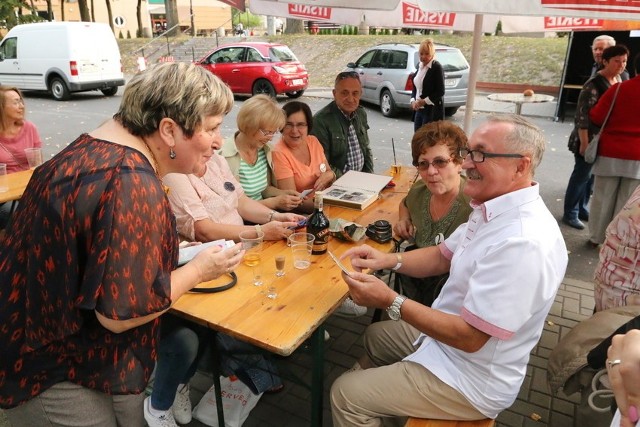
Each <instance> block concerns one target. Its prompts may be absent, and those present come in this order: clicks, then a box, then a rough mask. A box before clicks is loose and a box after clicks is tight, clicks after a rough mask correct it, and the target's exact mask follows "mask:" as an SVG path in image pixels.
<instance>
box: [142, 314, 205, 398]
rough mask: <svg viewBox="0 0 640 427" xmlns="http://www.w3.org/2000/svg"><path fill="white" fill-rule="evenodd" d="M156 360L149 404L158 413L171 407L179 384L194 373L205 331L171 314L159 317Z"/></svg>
mask: <svg viewBox="0 0 640 427" xmlns="http://www.w3.org/2000/svg"><path fill="white" fill-rule="evenodd" d="M161 328H162V332H161V338H160V344H159V346H158V361H157V363H156V374H155V378H154V380H153V391H152V392H151V405H152V406H153V407H154V408H155V409H157V410H159V411H166V410H167V409H169V408H171V406H172V405H173V401H174V399H175V397H176V391H177V390H178V386H179V385H180V384H186V383H188V382H189V380H190V379H191V377H193V376H194V375H195V373H196V369H197V368H198V361H199V360H200V357H201V356H202V353H203V350H204V348H203V347H205V346H204V345H202V346H201V345H200V339H201V338H202V342H203V343H205V342H207V341H206V339H204V335H205V334H206V330H204V329H203V328H201V327H199V326H197V325H194V324H193V323H189V322H187V321H185V320H182V319H179V318H177V317H175V316H173V315H171V314H165V315H163V316H162V324H161Z"/></svg>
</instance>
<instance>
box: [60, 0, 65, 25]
mask: <svg viewBox="0 0 640 427" xmlns="http://www.w3.org/2000/svg"><path fill="white" fill-rule="evenodd" d="M60 16H61V17H62V20H63V21H64V0H60Z"/></svg>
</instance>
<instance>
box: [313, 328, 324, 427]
mask: <svg viewBox="0 0 640 427" xmlns="http://www.w3.org/2000/svg"><path fill="white" fill-rule="evenodd" d="M311 345H312V346H313V350H312V354H313V356H312V359H313V360H312V364H313V367H312V371H311V427H322V400H323V399H322V396H323V393H324V326H323V325H320V326H319V327H318V329H316V330H315V332H314V333H313V335H312V337H311Z"/></svg>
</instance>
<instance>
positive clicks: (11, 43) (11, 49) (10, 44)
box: [0, 37, 18, 59]
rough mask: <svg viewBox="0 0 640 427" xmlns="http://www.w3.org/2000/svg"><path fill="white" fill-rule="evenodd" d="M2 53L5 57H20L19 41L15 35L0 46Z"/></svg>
mask: <svg viewBox="0 0 640 427" xmlns="http://www.w3.org/2000/svg"><path fill="white" fill-rule="evenodd" d="M0 53H1V54H2V57H3V58H4V59H16V58H17V57H18V41H17V39H16V38H15V37H12V38H10V39H7V40H6V41H5V42H4V43H3V44H2V47H0Z"/></svg>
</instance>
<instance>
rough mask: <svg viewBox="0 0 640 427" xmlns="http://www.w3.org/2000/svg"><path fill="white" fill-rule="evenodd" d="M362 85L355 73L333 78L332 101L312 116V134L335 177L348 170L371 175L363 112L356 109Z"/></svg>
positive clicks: (371, 162) (345, 73)
mask: <svg viewBox="0 0 640 427" xmlns="http://www.w3.org/2000/svg"><path fill="white" fill-rule="evenodd" d="M361 96H362V86H361V85H360V77H359V76H358V73H356V72H355V71H344V72H342V73H340V74H338V76H337V77H336V80H335V85H334V89H333V101H331V103H329V104H328V105H326V106H325V107H324V108H322V109H321V110H320V111H318V112H317V113H316V114H315V115H314V116H313V130H312V131H311V134H312V135H314V136H315V137H316V138H318V140H319V141H320V144H322V148H324V153H325V156H326V157H327V161H328V162H329V164H330V165H331V168H332V169H333V172H335V174H336V178H340V176H342V175H343V174H344V173H345V172H347V171H349V170H355V171H361V172H373V156H372V154H371V148H370V147H369V134H368V131H369V123H368V122H367V112H366V111H365V110H364V108H362V107H361V106H360V97H361Z"/></svg>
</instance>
